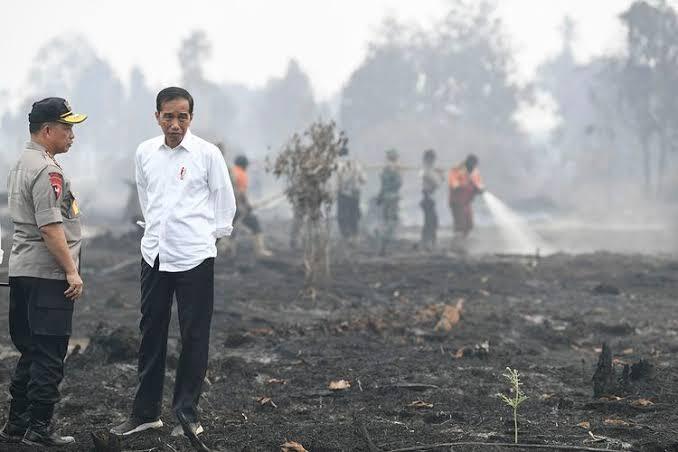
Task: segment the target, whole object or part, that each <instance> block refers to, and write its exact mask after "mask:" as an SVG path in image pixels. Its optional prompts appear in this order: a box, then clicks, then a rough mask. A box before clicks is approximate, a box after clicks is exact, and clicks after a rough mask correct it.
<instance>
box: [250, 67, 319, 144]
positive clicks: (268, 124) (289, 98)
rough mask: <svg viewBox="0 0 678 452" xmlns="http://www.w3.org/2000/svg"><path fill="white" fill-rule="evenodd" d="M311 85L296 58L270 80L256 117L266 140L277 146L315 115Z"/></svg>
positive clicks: (267, 142) (261, 97) (262, 93)
mask: <svg viewBox="0 0 678 452" xmlns="http://www.w3.org/2000/svg"><path fill="white" fill-rule="evenodd" d="M317 113H318V109H317V107H316V103H315V99H314V96H313V88H312V87H311V82H310V80H309V78H308V75H306V73H305V72H304V71H303V69H302V68H301V66H300V65H299V63H298V62H297V61H296V60H290V61H289V63H288V65H287V70H286V72H285V75H284V76H283V77H281V78H274V79H271V80H269V82H268V83H267V84H266V86H265V87H264V89H263V90H262V92H261V95H260V97H259V102H258V105H257V111H256V113H255V114H256V120H257V123H258V125H259V128H260V130H261V133H262V134H263V136H264V137H265V140H266V144H267V145H268V146H270V147H271V148H273V149H278V148H280V146H282V145H283V143H284V142H285V140H287V138H288V137H289V136H290V134H292V133H294V131H295V130H300V129H302V128H303V127H305V126H306V125H307V124H310V123H311V122H312V121H313V120H314V119H315V117H316V116H317Z"/></svg>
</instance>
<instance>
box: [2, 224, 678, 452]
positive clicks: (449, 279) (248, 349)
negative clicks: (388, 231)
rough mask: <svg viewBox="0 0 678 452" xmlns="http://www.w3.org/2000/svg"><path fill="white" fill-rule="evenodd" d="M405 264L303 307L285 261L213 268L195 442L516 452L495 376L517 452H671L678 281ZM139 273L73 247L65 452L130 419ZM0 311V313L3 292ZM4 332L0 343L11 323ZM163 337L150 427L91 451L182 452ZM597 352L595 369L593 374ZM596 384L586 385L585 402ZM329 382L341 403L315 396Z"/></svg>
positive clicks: (595, 259)
mask: <svg viewBox="0 0 678 452" xmlns="http://www.w3.org/2000/svg"><path fill="white" fill-rule="evenodd" d="M407 249H408V245H407V244H403V243H401V244H400V251H398V250H396V251H395V253H394V254H393V255H391V256H389V257H386V258H376V257H374V256H373V255H368V254H364V253H356V254H354V255H353V256H351V255H347V256H344V259H342V262H336V263H334V265H333V269H332V273H333V280H332V282H331V283H330V284H328V285H327V286H326V287H324V288H321V289H319V290H317V291H316V292H315V293H309V292H308V291H305V290H304V287H303V279H304V278H303V275H304V273H303V268H302V265H301V256H300V254H294V253H292V252H289V251H284V250H281V249H278V250H277V253H276V256H275V257H274V258H270V259H265V260H260V261H255V260H254V259H251V258H250V257H249V255H247V254H246V253H245V252H242V253H241V254H239V256H238V259H237V260H233V259H231V258H228V257H219V258H218V259H217V263H216V271H215V279H216V298H215V308H214V317H213V323H212V339H211V357H210V367H209V371H208V376H207V379H206V381H205V384H204V395H203V397H202V400H201V403H200V405H201V410H202V414H201V416H202V424H203V426H204V427H205V433H204V435H202V438H203V440H204V442H205V443H206V444H208V445H209V446H210V447H212V448H213V449H214V450H224V451H226V450H228V451H278V450H280V449H281V444H283V443H285V442H286V441H296V442H298V443H300V444H301V445H303V447H305V448H306V449H307V450H309V451H313V452H319V451H367V450H383V451H389V450H396V449H399V448H406V447H411V446H417V445H423V444H432V443H452V442H484V443H488V442H489V443H491V442H502V443H507V442H512V441H513V419H512V413H511V412H510V409H509V408H508V407H506V406H505V405H503V404H502V402H501V401H500V400H499V398H498V397H496V394H497V393H499V392H505V393H506V392H507V390H508V387H507V385H506V383H505V381H504V379H503V378H502V374H503V372H504V370H505V368H506V367H507V366H509V367H511V368H513V369H517V370H518V371H519V372H520V374H521V375H522V381H523V390H524V391H525V393H526V394H527V396H528V397H529V399H528V400H527V402H525V404H524V405H522V406H521V408H520V410H519V421H518V422H519V438H520V442H521V443H532V444H543V445H549V444H550V445H555V444H560V445H570V446H587V447H601V448H604V447H607V448H610V449H620V450H621V449H622V448H623V447H626V448H631V449H632V450H644V451H659V450H678V422H677V421H678V409H677V408H676V405H677V402H678V381H677V379H676V378H677V377H676V374H675V372H674V368H675V366H676V364H677V363H678V360H677V358H676V354H675V353H676V352H677V351H678V336H677V335H676V329H677V327H678V319H677V318H676V316H675V315H674V313H675V296H676V293H678V272H677V271H678V261H675V260H672V259H669V258H660V257H648V256H640V255H638V256H628V255H613V254H605V253H599V254H588V255H580V256H569V255H555V256H551V257H548V258H542V259H538V260H537V259H529V258H528V259H521V258H518V257H514V258H502V257H495V256H485V257H474V258H455V257H449V256H444V255H426V254H417V253H410V252H407V251H406V250H407ZM137 256H138V251H137V242H136V241H135V240H134V239H133V238H131V237H128V238H121V239H113V238H111V237H106V236H104V237H99V238H97V239H95V240H93V241H91V242H90V243H89V245H88V248H87V255H86V268H87V272H85V274H84V277H85V278H86V284H87V296H86V298H85V299H83V300H81V301H79V302H78V306H77V308H76V314H75V320H74V325H75V327H74V328H75V331H74V334H73V340H72V346H73V350H72V352H71V354H70V355H69V357H68V359H67V362H66V378H65V380H64V382H63V385H62V388H61V389H62V396H63V400H62V401H61V403H60V404H59V406H58V410H57V418H58V427H59V429H60V430H61V431H62V432H64V433H67V434H74V435H75V437H76V440H77V446H76V447H72V448H69V449H68V450H95V443H94V441H93V438H92V434H95V436H97V438H99V439H102V438H103V442H106V441H107V438H106V435H105V434H104V432H105V431H106V430H107V429H108V428H110V427H111V426H112V425H115V424H116V423H119V422H121V421H122V420H124V418H125V417H126V415H127V414H128V412H129V409H130V404H131V399H132V395H133V393H134V389H135V384H136V358H135V350H136V346H137V341H138V333H137V324H138V318H139V314H138V298H139V297H138V293H139V283H138V274H139V258H138V257H137ZM0 299H1V300H2V302H3V305H4V306H5V307H6V306H7V299H8V293H7V291H3V292H2V293H0ZM460 299H463V300H464V302H463V303H461V304H460V303H459V300H460ZM457 307H459V308H460V312H458V311H457V309H456V308H457ZM457 314H460V316H457ZM441 325H442V326H441ZM0 328H1V329H2V331H5V332H7V331H8V327H7V309H3V310H2V312H0ZM170 337H171V339H170V344H169V352H168V362H167V375H166V380H165V403H164V407H165V408H164V412H163V416H162V419H163V421H164V422H165V427H164V428H163V429H161V430H158V431H153V432H146V433H144V434H141V435H140V436H138V437H135V438H133V439H124V440H123V441H122V442H121V443H120V444H119V445H113V443H111V446H110V449H106V448H104V447H103V446H101V445H100V446H98V447H99V449H97V450H116V448H118V446H119V448H118V450H119V449H120V448H121V449H122V450H157V451H167V452H170V451H187V450H192V449H191V445H190V443H189V441H188V440H187V439H185V438H183V437H172V436H170V432H171V429H172V428H173V427H174V426H175V425H177V421H176V419H175V418H174V416H173V415H172V414H171V412H170V408H169V407H170V404H171V393H172V386H173V384H174V369H175V367H176V360H177V357H178V352H179V350H180V343H179V338H178V329H177V325H176V315H174V316H173V324H172V329H171V333H170ZM603 343H605V344H606V353H607V354H609V356H607V355H605V354H604V355H603V358H601V359H600V360H599V358H600V356H601V349H602V345H603ZM608 348H609V352H608V350H607V349H608ZM0 358H1V359H0V369H1V371H0V383H1V384H2V385H4V387H5V388H6V387H7V386H8V384H9V378H10V374H11V370H12V369H13V366H14V364H15V361H16V354H15V353H14V349H13V348H12V344H11V342H10V339H9V336H8V334H4V335H2V336H1V337H0ZM608 358H609V359H608ZM641 360H642V361H641ZM599 361H600V362H602V364H599ZM608 361H609V363H608ZM601 365H602V366H603V367H605V369H604V370H603V371H599V369H600V368H601ZM625 365H626V369H625ZM600 372H603V373H602V374H601V373H600ZM605 372H607V373H605ZM594 373H596V374H597V375H599V379H601V378H602V380H600V381H598V380H597V383H596V385H594V380H593V376H594ZM601 375H602V376H601ZM341 380H344V382H341ZM332 382H334V386H338V387H340V388H341V387H343V389H330V385H331V383H332ZM600 382H603V383H605V384H607V386H601V384H602V383H600ZM594 386H596V388H597V394H596V397H595V398H594V395H593V393H594ZM601 388H602V389H601ZM7 398H8V395H7V394H6V392H3V396H2V399H3V402H6V401H7ZM4 406H6V404H4ZM5 416H6V413H5V411H3V412H2V414H0V421H2V420H4V417H5ZM0 448H2V450H29V449H23V448H22V447H20V446H14V448H12V447H9V446H7V445H1V446H0ZM426 450H451V449H450V448H449V447H447V448H444V447H440V448H438V449H426ZM454 450H468V451H473V450H477V451H480V450H502V449H501V448H500V447H496V448H494V447H489V446H464V447H461V448H456V449H454Z"/></svg>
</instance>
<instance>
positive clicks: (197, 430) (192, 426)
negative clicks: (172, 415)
mask: <svg viewBox="0 0 678 452" xmlns="http://www.w3.org/2000/svg"><path fill="white" fill-rule="evenodd" d="M187 425H188V429H189V430H190V431H191V432H193V434H194V435H195V436H198V435H200V434H201V433H203V432H204V431H205V429H204V428H202V425H200V422H189V423H188V424H187ZM184 434H185V433H184V427H183V425H176V426H175V427H174V428H173V429H172V433H171V434H170V436H179V435H184Z"/></svg>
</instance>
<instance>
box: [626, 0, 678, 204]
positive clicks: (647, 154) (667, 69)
mask: <svg viewBox="0 0 678 452" xmlns="http://www.w3.org/2000/svg"><path fill="white" fill-rule="evenodd" d="M621 20H622V22H623V23H624V25H625V26H626V28H627V39H626V40H627V46H628V52H627V57H626V60H625V67H624V70H623V72H622V93H623V98H624V100H625V107H626V110H627V111H628V112H629V114H630V116H632V117H633V119H634V120H635V121H634V122H635V124H636V129H637V132H638V136H639V139H640V141H641V148H642V151H643V154H642V155H643V168H644V175H645V187H646V192H647V193H650V191H651V186H652V181H653V176H652V175H653V173H654V174H656V176H655V177H654V182H655V184H654V185H655V191H656V193H657V194H660V193H661V192H662V189H663V183H664V176H665V171H666V168H667V163H668V162H667V159H668V154H669V152H670V151H671V150H674V149H675V147H676V144H677V142H678V99H677V96H676V91H675V90H676V86H678V15H677V14H676V11H675V9H674V8H673V7H672V6H671V5H669V4H668V3H667V2H666V1H665V0H658V1H656V2H652V3H648V2H646V1H636V2H634V3H633V4H632V5H631V6H630V7H629V9H628V10H627V11H626V12H624V13H623V14H622V15H621ZM653 135H656V136H657V139H658V154H659V155H658V158H657V163H656V166H655V167H656V170H655V171H653V170H652V158H651V148H650V140H651V138H652V136H653Z"/></svg>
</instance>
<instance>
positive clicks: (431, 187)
mask: <svg viewBox="0 0 678 452" xmlns="http://www.w3.org/2000/svg"><path fill="white" fill-rule="evenodd" d="M435 162H436V152H435V151H434V150H433V149H427V150H426V151H424V158H423V164H424V167H423V169H422V171H421V190H422V200H421V202H420V203H419V205H420V206H421V210H422V211H423V212H424V226H423V227H422V229H421V246H422V248H423V249H424V250H425V251H433V250H434V249H435V246H436V241H437V237H438V212H437V211H436V202H435V198H434V194H435V192H436V190H437V189H438V187H439V186H440V183H441V182H442V179H443V177H442V174H441V172H440V170H438V169H436V168H435V166H434V165H435Z"/></svg>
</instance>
